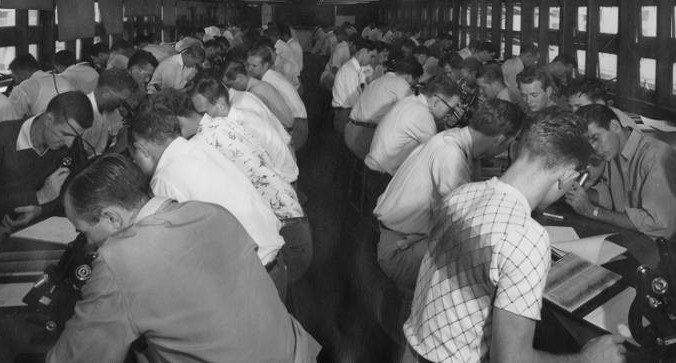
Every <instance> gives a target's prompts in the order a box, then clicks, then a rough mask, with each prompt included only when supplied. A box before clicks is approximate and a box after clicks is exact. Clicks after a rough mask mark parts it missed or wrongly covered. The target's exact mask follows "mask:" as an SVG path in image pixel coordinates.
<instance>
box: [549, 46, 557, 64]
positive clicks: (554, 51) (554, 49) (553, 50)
mask: <svg viewBox="0 0 676 363" xmlns="http://www.w3.org/2000/svg"><path fill="white" fill-rule="evenodd" d="M557 55H559V46H558V45H550V46H549V54H548V56H549V58H548V61H549V62H551V61H552V59H554V58H556V56H557Z"/></svg>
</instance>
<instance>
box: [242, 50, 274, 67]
mask: <svg viewBox="0 0 676 363" xmlns="http://www.w3.org/2000/svg"><path fill="white" fill-rule="evenodd" d="M247 54H248V56H249V57H260V58H261V60H263V63H268V64H270V63H272V52H271V51H270V48H268V47H266V46H258V47H255V48H253V49H251V50H249V52H248V53H247Z"/></svg>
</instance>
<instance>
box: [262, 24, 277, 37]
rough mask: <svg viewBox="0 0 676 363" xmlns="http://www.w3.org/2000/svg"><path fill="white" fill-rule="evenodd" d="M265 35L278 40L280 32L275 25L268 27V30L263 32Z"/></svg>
mask: <svg viewBox="0 0 676 363" xmlns="http://www.w3.org/2000/svg"><path fill="white" fill-rule="evenodd" d="M265 34H266V35H267V36H268V37H270V38H279V37H280V35H281V32H280V31H279V27H278V26H277V25H276V24H273V25H271V26H269V27H268V29H267V30H266V31H265Z"/></svg>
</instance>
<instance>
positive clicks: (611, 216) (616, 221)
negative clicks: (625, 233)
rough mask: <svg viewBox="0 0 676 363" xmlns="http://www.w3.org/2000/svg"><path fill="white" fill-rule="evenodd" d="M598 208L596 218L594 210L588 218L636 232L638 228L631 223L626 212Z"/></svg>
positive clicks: (588, 214)
mask: <svg viewBox="0 0 676 363" xmlns="http://www.w3.org/2000/svg"><path fill="white" fill-rule="evenodd" d="M595 208H598V213H597V215H596V216H594V213H593V209H592V212H591V213H587V215H586V217H588V218H591V219H595V220H597V221H601V222H605V223H608V224H612V225H614V226H618V227H621V228H624V229H629V230H633V231H636V230H637V229H636V226H635V225H634V224H633V223H632V222H631V220H630V219H629V217H628V216H627V214H626V213H624V212H614V211H612V210H609V209H605V208H601V207H598V206H597V207H595Z"/></svg>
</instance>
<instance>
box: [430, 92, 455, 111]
mask: <svg viewBox="0 0 676 363" xmlns="http://www.w3.org/2000/svg"><path fill="white" fill-rule="evenodd" d="M434 97H436V98H438V99H439V101H441V102H443V104H444V105H446V107H448V110H449V111H450V110H452V109H453V108H454V107H453V106H451V105H450V104H449V103H448V102H446V101H444V99H443V98H441V96H439V95H434Z"/></svg>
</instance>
